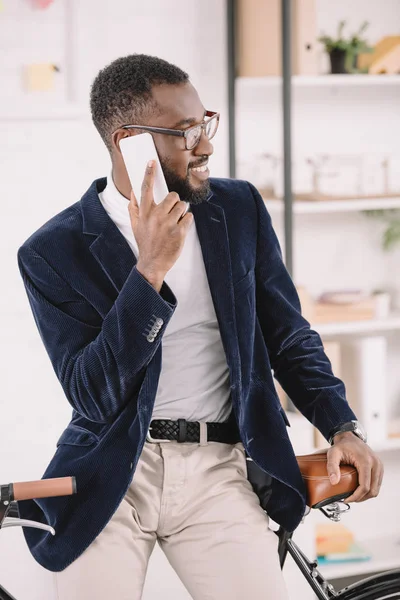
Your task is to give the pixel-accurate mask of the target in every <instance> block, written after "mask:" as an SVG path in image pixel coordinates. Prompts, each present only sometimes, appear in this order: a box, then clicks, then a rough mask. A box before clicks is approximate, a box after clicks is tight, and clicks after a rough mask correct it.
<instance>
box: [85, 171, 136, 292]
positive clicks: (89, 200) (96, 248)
mask: <svg viewBox="0 0 400 600" xmlns="http://www.w3.org/2000/svg"><path fill="white" fill-rule="evenodd" d="M106 183H107V179H106V178H102V179H98V180H96V181H94V182H93V184H92V185H91V186H90V188H89V190H88V191H87V192H86V194H85V195H84V196H83V198H82V200H81V208H82V215H83V233H85V234H87V235H91V236H93V237H94V240H93V242H92V243H91V244H90V247H89V248H90V252H91V253H92V254H93V256H94V257H95V258H96V260H97V261H98V262H99V263H100V265H101V267H102V269H103V271H104V272H105V273H106V275H107V276H108V278H109V279H110V281H111V283H112V284H113V286H114V287H115V289H116V290H117V291H118V292H119V291H120V290H121V288H122V287H123V285H124V283H125V281H126V280H127V278H128V275H129V273H130V272H131V270H132V268H133V266H134V265H135V264H136V262H137V261H136V257H135V255H134V253H133V252H132V250H131V248H130V246H129V244H128V242H127V241H126V239H125V238H124V236H123V235H122V233H121V232H120V230H119V229H118V227H117V226H116V225H115V223H114V221H113V220H112V219H111V218H110V217H109V216H108V214H107V212H106V211H105V209H104V207H103V205H102V203H101V201H100V199H99V193H100V192H102V191H103V190H104V188H105V186H106Z"/></svg>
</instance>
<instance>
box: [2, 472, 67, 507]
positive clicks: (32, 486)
mask: <svg viewBox="0 0 400 600" xmlns="http://www.w3.org/2000/svg"><path fill="white" fill-rule="evenodd" d="M4 488H5V489H4ZM1 492H2V493H1V497H3V495H6V494H7V492H8V498H9V500H10V501H13V500H33V499H34V498H50V497H55V496H71V495H72V494H76V492H77V489H76V480H75V477H57V478H53V479H40V480H39V481H22V482H19V483H10V484H9V485H7V486H1Z"/></svg>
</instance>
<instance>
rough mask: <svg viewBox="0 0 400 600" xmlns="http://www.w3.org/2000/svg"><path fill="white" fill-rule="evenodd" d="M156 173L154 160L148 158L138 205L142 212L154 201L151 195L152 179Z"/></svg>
mask: <svg viewBox="0 0 400 600" xmlns="http://www.w3.org/2000/svg"><path fill="white" fill-rule="evenodd" d="M155 175H156V161H155V160H149V162H148V163H147V167H146V172H145V174H144V178H143V182H142V189H141V192H142V194H141V200H140V206H141V209H143V211H144V212H148V211H149V210H150V208H151V207H152V206H153V205H154V206H156V203H155V202H154V197H153V187H154V179H155Z"/></svg>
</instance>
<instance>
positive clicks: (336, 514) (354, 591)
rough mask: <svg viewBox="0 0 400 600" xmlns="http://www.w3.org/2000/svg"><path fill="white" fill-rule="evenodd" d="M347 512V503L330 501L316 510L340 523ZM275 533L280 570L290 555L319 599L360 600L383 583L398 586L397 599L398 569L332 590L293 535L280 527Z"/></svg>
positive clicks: (399, 583) (316, 562) (399, 573)
mask: <svg viewBox="0 0 400 600" xmlns="http://www.w3.org/2000/svg"><path fill="white" fill-rule="evenodd" d="M340 504H344V505H345V507H346V508H340ZM349 509H350V506H349V504H347V503H345V502H333V503H331V504H328V505H325V506H323V507H320V508H319V510H320V511H321V512H322V513H323V514H324V515H325V516H326V517H328V518H329V519H330V520H331V521H336V522H337V521H340V520H341V514H342V513H344V512H347V511H348V510H349ZM307 514H308V513H307ZM304 519H305V516H304V517H303V521H304ZM303 521H302V522H303ZM275 533H276V535H277V536H278V537H279V544H278V553H279V561H280V565H281V569H283V567H284V564H285V561H286V556H287V554H288V553H289V554H290V556H291V557H292V558H293V560H294V561H295V563H296V565H297V566H298V568H299V569H300V571H301V573H302V574H303V575H304V578H305V579H306V581H307V582H308V584H309V585H310V587H311V589H312V590H313V592H314V593H315V595H316V596H317V598H318V600H331V599H332V598H339V597H340V600H362V599H363V597H364V594H365V593H370V592H372V591H373V589H375V590H376V591H377V592H378V591H380V589H381V588H382V585H385V584H386V583H388V584H390V583H391V582H393V583H398V586H399V587H398V591H399V596H398V597H399V598H400V569H394V570H391V571H387V572H386V573H381V574H379V575H373V576H371V577H368V578H366V579H363V580H362V581H358V582H357V583H354V584H352V585H350V586H347V587H346V588H344V589H342V590H335V588H334V586H333V585H332V584H331V583H330V582H329V581H328V580H326V579H325V578H324V576H323V575H322V574H321V573H320V571H319V570H318V561H317V560H313V561H311V560H310V559H309V558H307V556H306V555H305V554H304V553H303V552H302V550H301V549H300V548H299V547H298V545H297V544H296V543H295V542H294V541H293V539H292V538H293V533H288V532H287V531H285V530H284V529H283V528H282V527H279V529H278V530H277V531H275ZM388 597H389V596H388Z"/></svg>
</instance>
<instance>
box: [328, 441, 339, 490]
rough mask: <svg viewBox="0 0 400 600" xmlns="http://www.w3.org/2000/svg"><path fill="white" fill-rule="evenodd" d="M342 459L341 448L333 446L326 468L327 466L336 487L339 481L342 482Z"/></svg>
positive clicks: (331, 480)
mask: <svg viewBox="0 0 400 600" xmlns="http://www.w3.org/2000/svg"><path fill="white" fill-rule="evenodd" d="M341 457H342V453H341V452H340V450H339V448H335V446H333V447H332V448H331V449H330V450H329V452H328V454H327V461H326V466H327V470H328V476H329V479H330V482H331V483H332V484H333V485H335V484H336V483H339V481H340V459H341Z"/></svg>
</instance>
